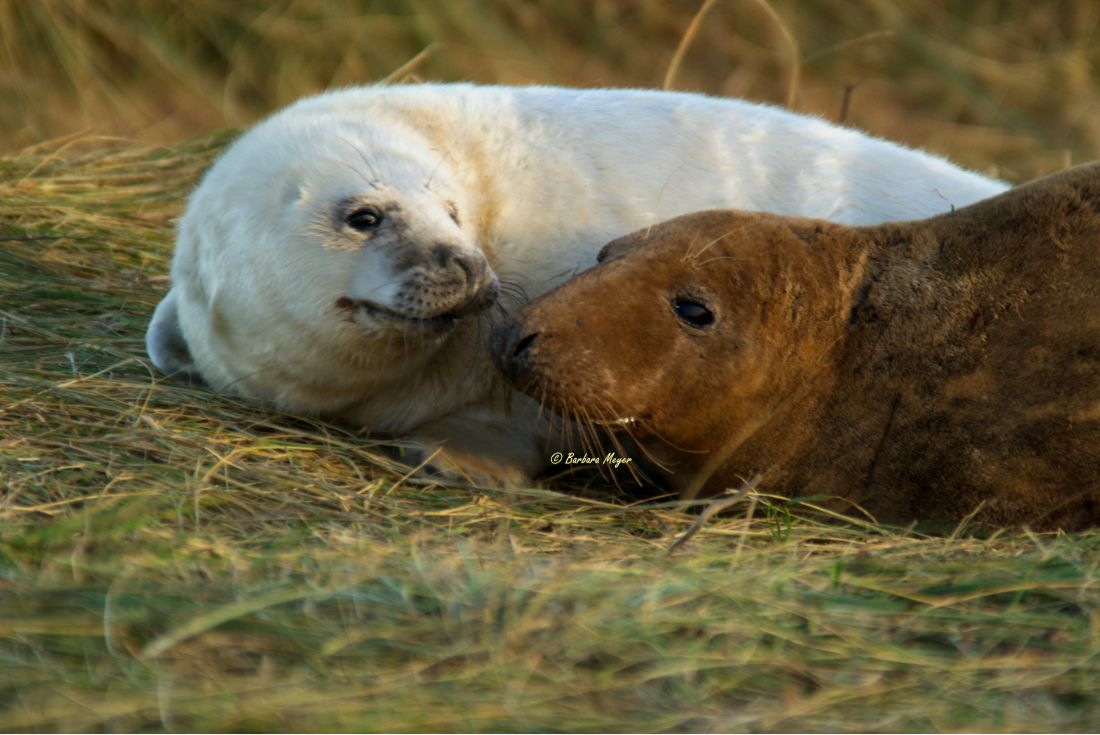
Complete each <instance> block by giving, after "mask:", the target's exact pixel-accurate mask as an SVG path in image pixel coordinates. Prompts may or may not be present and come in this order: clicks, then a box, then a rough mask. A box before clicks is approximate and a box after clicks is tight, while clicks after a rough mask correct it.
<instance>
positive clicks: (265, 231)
mask: <svg viewBox="0 0 1100 735" xmlns="http://www.w3.org/2000/svg"><path fill="white" fill-rule="evenodd" d="M316 104H317V103H316V102H314V106H316ZM292 109H293V108H292ZM357 112H358V111H356V110H354V109H351V110H346V111H341V110H340V109H337V108H333V109H331V110H325V109H321V110H314V111H313V114H289V113H284V114H282V115H279V116H276V117H274V118H272V119H270V120H268V121H266V122H265V123H263V124H261V125H259V126H258V127H256V128H254V129H253V130H252V131H250V132H249V133H248V135H246V136H244V137H243V138H242V139H241V140H239V141H238V142H237V143H236V144H235V145H234V146H232V147H231V148H230V149H229V150H228V151H227V153H226V154H225V155H224V156H223V157H222V158H221V159H219V160H218V161H217V163H216V164H215V165H214V166H213V167H212V168H211V170H210V171H209V172H208V174H207V175H206V177H205V178H204V179H203V181H202V183H201V185H200V186H199V187H198V189H197V190H196V191H195V193H194V195H193V196H192V198H191V200H190V202H189V205H188V208H187V211H186V213H185V216H184V217H183V219H182V221H181V223H180V226H179V237H178V243H177V249H176V256H175V260H174V262H173V268H172V281H173V284H174V286H173V288H172V290H171V292H170V293H169V294H168V296H167V297H166V298H165V299H164V300H163V301H162V302H161V304H160V305H159V306H158V308H157V311H156V313H155V315H154V318H153V320H152V323H151V325H150V329H149V331H148V335H147V346H148V350H149V353H150V355H151V357H152V358H153V361H154V362H155V363H156V364H157V366H158V367H159V368H160V369H161V370H163V371H165V372H168V373H173V372H180V373H184V374H193V375H199V376H201V377H202V378H203V379H205V381H206V382H208V383H210V384H212V385H213V386H215V387H216V388H219V389H229V390H232V391H233V392H235V393H238V394H241V395H244V396H246V397H249V398H253V399H259V400H262V401H267V402H270V403H274V404H276V405H278V406H279V407H281V408H283V409H288V410H292V411H293V410H299V411H303V412H308V413H322V414H337V415H339V414H340V413H341V411H343V410H344V409H345V408H346V407H347V406H348V404H349V403H350V404H354V403H356V402H358V401H361V400H362V397H363V395H365V394H370V393H371V392H377V388H378V386H384V385H386V384H387V382H394V381H401V380H403V379H404V376H405V375H407V374H409V373H413V372H415V371H417V370H423V369H424V366H425V363H427V362H428V361H430V360H431V358H432V356H433V355H434V354H436V353H437V352H438V351H439V350H440V349H441V347H442V346H443V345H444V344H448V343H450V342H452V341H454V342H456V343H459V347H457V348H451V350H452V352H453V351H457V352H458V353H459V355H458V356H457V357H456V356H454V355H452V359H453V360H454V361H456V362H461V354H463V353H465V352H467V351H470V350H467V349H466V348H463V347H462V346H461V345H462V344H464V343H465V342H473V341H474V338H473V337H472V336H471V335H473V334H476V333H477V330H478V328H477V326H476V324H474V323H475V322H476V320H477V316H478V315H479V314H480V313H482V312H483V311H484V310H485V309H486V308H487V307H489V306H491V305H492V304H493V303H494V302H495V300H496V298H497V294H498V290H499V284H498V281H497V277H496V274H495V273H494V270H493V268H492V267H491V266H490V264H489V262H488V261H487V259H486V256H485V253H484V252H483V251H482V249H481V247H480V245H479V243H478V242H477V233H476V231H475V226H474V224H473V223H474V222H475V220H476V217H475V213H471V211H470V206H471V205H470V203H469V202H468V196H467V193H466V189H465V188H464V187H463V186H461V185H459V184H458V182H457V181H456V180H455V177H454V175H453V172H452V170H451V165H450V163H449V162H448V161H447V159H446V156H445V155H444V154H442V153H440V152H439V151H438V150H436V149H434V148H433V147H432V146H431V145H430V144H429V143H428V142H426V141H424V140H423V139H422V138H420V137H419V136H418V135H416V134H415V133H413V132H412V131H407V130H404V129H402V128H401V127H400V126H397V125H394V124H392V123H388V124H385V125H378V126H372V125H370V124H365V123H364V122H363V121H362V120H361V119H360V118H359V117H358V115H357ZM463 325H466V328H465V329H464V328H463ZM471 349H472V348H471ZM466 369H467V370H468V369H469V365H467V366H466ZM368 388H373V389H374V391H372V390H369V389H368ZM424 403H425V404H427V405H424V406H421V407H420V410H419V413H420V414H421V415H409V414H410V413H413V414H415V413H417V411H412V412H409V411H408V410H402V411H398V412H397V413H401V414H402V415H396V414H395V415H386V411H381V412H380V413H379V415H377V416H373V417H372V418H373V419H374V421H373V422H370V423H373V425H374V427H375V428H381V429H386V428H392V429H396V430H400V429H402V428H405V426H404V424H411V425H415V424H416V423H418V422H420V421H423V420H424V419H425V418H426V416H425V415H423V414H428V413H430V411H431V405H430V403H431V402H430V401H425V402H424ZM356 409H357V410H359V409H361V406H358V405H357V406H356ZM367 413H368V414H369V410H368V411H367ZM391 413H392V412H391ZM359 418H360V419H362V418H364V417H362V416H360V417H359ZM361 423H367V422H366V421H361Z"/></svg>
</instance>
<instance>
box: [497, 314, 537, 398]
mask: <svg viewBox="0 0 1100 735" xmlns="http://www.w3.org/2000/svg"><path fill="white" fill-rule="evenodd" d="M538 337H539V333H538V332H531V331H528V330H527V329H525V328H524V326H523V325H522V324H518V323H513V324H510V325H505V326H502V327H497V328H496V329H494V330H493V333H492V334H491V335H490V337H489V342H490V346H491V348H492V352H493V362H494V363H495V364H496V366H497V369H498V370H500V372H501V374H502V375H504V377H505V378H506V379H507V380H508V382H509V383H512V384H513V385H515V386H516V387H517V388H520V389H522V387H523V384H524V383H526V382H527V379H528V378H529V377H530V376H531V368H532V363H533V357H534V354H535V349H534V344H535V342H536V340H538Z"/></svg>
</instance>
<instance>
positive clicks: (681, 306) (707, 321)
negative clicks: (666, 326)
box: [672, 296, 714, 329]
mask: <svg viewBox="0 0 1100 735" xmlns="http://www.w3.org/2000/svg"><path fill="white" fill-rule="evenodd" d="M672 310H673V311H675V312H676V316H677V317H679V318H680V321H682V322H683V323H684V324H687V325H688V326H689V327H693V328H695V329H706V328H707V327H709V326H710V325H711V324H714V312H712V311H711V310H710V309H708V308H707V306H706V304H703V303H702V302H700V301H697V300H696V299H693V298H689V297H687V296H677V297H676V298H674V299H673V300H672Z"/></svg>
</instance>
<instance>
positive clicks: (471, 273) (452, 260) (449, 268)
mask: <svg viewBox="0 0 1100 735" xmlns="http://www.w3.org/2000/svg"><path fill="white" fill-rule="evenodd" d="M432 261H433V262H434V263H435V266H436V267H437V268H439V269H440V270H442V271H444V272H446V273H451V274H454V275H455V276H459V274H461V277H462V279H463V280H464V281H465V282H466V288H467V289H468V290H470V291H477V290H479V289H480V288H481V287H482V286H483V285H484V284H483V281H484V280H485V277H486V274H487V273H488V272H489V269H488V266H487V264H486V263H485V258H483V257H482V256H481V255H480V254H478V253H466V252H463V251H461V250H458V249H457V248H455V247H453V246H451V245H444V244H438V245H436V246H434V247H433V248H432Z"/></svg>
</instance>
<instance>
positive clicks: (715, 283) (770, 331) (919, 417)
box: [493, 165, 1100, 529]
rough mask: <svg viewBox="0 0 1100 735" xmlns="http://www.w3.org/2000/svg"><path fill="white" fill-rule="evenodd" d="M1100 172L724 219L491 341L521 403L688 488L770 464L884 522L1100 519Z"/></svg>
mask: <svg viewBox="0 0 1100 735" xmlns="http://www.w3.org/2000/svg"><path fill="white" fill-rule="evenodd" d="M1098 210H1100V165H1087V166H1080V167H1077V168H1073V169H1069V170H1067V171H1064V172H1061V173H1059V174H1056V175H1053V176H1049V177H1047V178H1044V179H1040V180H1038V181H1035V182H1032V183H1030V184H1027V185H1025V186H1021V187H1019V188H1017V189H1015V190H1012V191H1010V192H1008V193H1005V194H1003V195H1000V196H998V197H995V198H993V199H989V200H986V201H984V202H980V203H978V204H975V205H973V206H970V207H967V208H964V209H959V210H957V211H955V212H952V213H949V214H945V215H942V216H939V217H935V218H932V219H928V220H923V221H919V222H906V223H890V224H885V225H881V226H876V227H860V228H853V227H844V226H841V225H836V224H831V223H828V222H823V221H817V220H810V219H796V218H788V217H779V216H773V215H768V214H759V213H746V212H733V211H708V212H701V213H698V214H692V215H687V216H684V217H680V218H677V219H674V220H670V221H668V222H665V223H663V224H661V225H658V226H656V227H653V228H651V229H647V230H644V231H641V232H636V233H634V234H632V235H628V236H626V237H623V238H620V239H618V240H615V241H613V242H612V243H610V244H609V245H607V246H606V247H605V248H604V250H603V251H602V252H601V254H600V264H599V265H598V266H596V267H595V268H593V269H591V270H589V271H586V272H584V273H582V274H580V275H579V276H577V277H576V278H575V279H573V280H572V281H571V282H568V283H566V284H565V285H563V286H561V287H560V288H558V289H556V290H555V291H552V292H550V293H548V294H546V295H545V296H543V297H542V298H540V299H539V300H537V301H535V302H533V303H532V304H531V305H530V306H529V307H528V308H526V309H525V310H524V311H523V312H521V313H520V314H519V315H518V316H517V317H516V318H515V320H514V322H513V323H512V324H511V325H510V326H509V327H507V328H505V329H502V330H498V331H497V333H496V334H495V335H494V339H493V341H494V352H495V355H496V360H497V364H498V366H499V367H500V368H501V370H502V371H503V373H504V374H505V375H506V376H507V378H508V379H509V380H510V381H511V382H512V383H513V384H514V385H516V386H517V387H519V388H520V389H522V390H524V391H526V392H527V393H529V394H531V395H532V396H535V397H538V398H540V399H542V400H543V401H544V402H545V403H546V405H549V406H550V407H552V408H555V409H556V410H557V411H558V412H560V413H562V414H565V415H567V416H571V417H582V418H585V419H586V420H590V421H591V422H593V423H597V424H601V425H604V426H606V427H610V428H611V429H612V430H615V431H620V432H625V433H629V434H630V435H631V437H632V438H633V439H634V440H636V441H637V442H638V443H639V444H640V445H641V446H642V447H643V448H644V449H645V450H646V451H648V452H649V453H651V454H652V455H653V456H654V457H656V458H657V459H658V460H659V461H660V463H661V464H663V465H665V467H667V468H668V472H669V474H668V475H667V478H668V482H669V484H670V485H671V486H672V487H673V488H674V489H676V490H678V491H680V492H681V494H684V495H689V496H690V495H696V494H699V495H708V494H714V493H716V492H720V491H721V490H723V489H725V488H730V487H737V486H738V485H740V484H741V483H742V481H743V479H744V478H747V477H749V476H750V475H752V474H753V473H755V472H760V473H761V475H762V483H761V487H762V489H765V490H770V491H772V492H778V493H783V494H786V495H798V496H805V495H825V496H830V497H834V498H840V499H843V500H845V501H852V502H854V503H857V504H859V506H860V507H862V508H864V509H866V510H867V511H869V512H871V513H872V514H873V515H874V516H875V517H876V518H878V519H879V520H893V521H908V520H922V521H941V522H951V523H956V522H959V521H960V520H962V519H965V518H967V517H973V518H974V519H975V520H977V521H981V522H985V523H990V524H997V525H1018V524H1020V525H1027V526H1030V527H1032V528H1037V529H1052V528H1063V529H1078V528H1082V527H1087V526H1093V525H1096V524H1097V522H1098V521H1100V212H1098Z"/></svg>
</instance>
